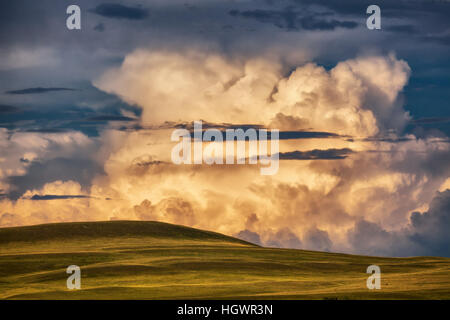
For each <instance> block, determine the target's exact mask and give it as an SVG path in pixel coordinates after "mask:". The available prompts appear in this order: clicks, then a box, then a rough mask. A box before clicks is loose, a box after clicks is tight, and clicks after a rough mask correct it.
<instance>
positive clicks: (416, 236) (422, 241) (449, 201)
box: [409, 190, 450, 257]
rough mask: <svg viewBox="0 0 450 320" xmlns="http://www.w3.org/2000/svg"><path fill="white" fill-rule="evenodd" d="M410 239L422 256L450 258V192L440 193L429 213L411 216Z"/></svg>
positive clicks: (416, 213) (417, 213) (415, 213)
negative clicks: (419, 248) (416, 245)
mask: <svg viewBox="0 0 450 320" xmlns="http://www.w3.org/2000/svg"><path fill="white" fill-rule="evenodd" d="M410 220H411V226H412V230H413V231H412V234H411V235H410V236H409V237H410V239H411V240H412V241H413V242H414V243H417V244H418V245H419V246H420V247H422V248H423V249H422V250H423V251H422V252H423V253H422V254H426V255H437V256H446V257H450V232H449V230H450V190H446V191H444V192H440V193H438V195H437V196H436V197H435V198H434V199H433V201H431V203H430V208H429V209H428V211H426V212H423V213H420V212H413V213H412V214H411V218H410Z"/></svg>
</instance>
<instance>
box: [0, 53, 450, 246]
mask: <svg viewBox="0 0 450 320" xmlns="http://www.w3.org/2000/svg"><path fill="white" fill-rule="evenodd" d="M409 76H410V68H409V66H408V64H407V63H406V62H405V61H403V60H400V59H397V58H396V57H395V56H394V55H387V56H375V55H371V56H362V57H357V58H354V59H349V60H344V61H341V62H339V63H337V64H336V65H335V66H334V67H331V68H325V67H322V66H320V65H317V64H315V63H301V64H299V65H297V66H296V67H295V68H292V67H291V66H286V65H285V64H284V62H283V61H282V60H280V59H276V58H272V59H270V58H269V57H267V56H264V57H259V56H255V57H250V58H249V57H246V56H244V57H242V56H225V55H222V54H219V53H217V52H212V51H208V50H201V49H196V50H185V51H183V54H180V53H179V51H177V50H168V49H167V50H152V49H139V50H136V51H134V52H131V53H130V54H128V55H127V56H126V57H125V59H124V61H123V63H122V64H121V65H120V66H118V67H113V68H110V69H109V70H107V71H106V72H105V73H104V74H103V75H101V76H100V77H98V78H97V79H95V80H94V84H95V85H96V86H97V88H99V89H100V90H104V91H106V92H108V93H110V94H114V95H117V96H118V97H119V98H120V99H122V100H123V101H125V102H127V103H130V104H132V105H136V106H137V107H139V108H140V109H141V110H142V113H141V116H140V118H139V119H137V120H136V121H135V122H134V123H132V124H131V125H130V126H127V124H126V122H125V123H124V124H121V126H119V127H118V129H116V128H114V127H106V128H104V130H102V131H101V132H100V133H99V137H96V138H95V139H88V138H86V137H84V136H82V135H81V136H79V135H78V136H75V135H74V133H55V134H44V133H37V132H35V133H30V132H28V133H24V132H21V133H18V132H14V133H10V132H7V131H2V135H3V136H2V139H0V142H1V143H3V144H4V145H2V146H1V147H2V149H0V150H6V151H4V153H3V154H1V156H0V157H1V158H4V159H5V160H4V161H3V162H0V165H1V166H0V168H1V169H2V175H1V176H2V179H1V180H0V181H1V183H2V185H0V188H1V189H3V190H5V191H2V193H8V194H10V192H11V190H14V188H15V189H16V192H17V195H19V198H17V200H16V201H11V200H10V199H2V200H1V201H2V202H1V208H2V211H1V213H2V214H3V215H4V221H5V223H8V224H12V223H14V221H16V223H20V224H32V223H41V222H46V221H55V222H56V221H79V220H80V219H93V220H100V219H103V220H108V219H138V220H160V221H166V222H172V223H180V224H185V225H189V226H193V227H198V228H203V229H209V230H214V231H217V232H222V233H225V234H229V235H236V234H240V237H249V239H250V237H251V238H252V239H253V241H255V242H258V241H259V242H260V243H262V244H264V245H268V244H270V245H274V246H281V247H296V248H309V249H314V250H333V251H344V252H351V253H356V252H358V253H362V252H361V251H364V252H366V253H369V252H374V253H377V252H381V253H383V254H389V253H392V252H391V251H389V252H388V251H383V250H381V249H383V248H391V247H393V244H394V243H396V242H395V241H397V240H398V239H404V240H402V241H401V243H402V248H407V249H408V250H406V249H405V251H403V252H404V253H405V254H406V253H408V254H414V253H417V252H422V249H423V248H425V245H424V243H428V242H427V241H422V242H420V241H413V240H412V237H406V236H405V237H403V238H402V237H399V236H398V234H401V233H402V232H403V231H402V230H407V229H408V228H411V227H408V226H409V225H411V221H412V220H410V216H411V213H412V212H416V211H417V212H425V211H427V210H428V209H427V205H429V204H430V201H431V199H432V198H433V196H434V193H435V191H436V190H438V189H439V188H440V187H441V186H442V185H443V184H444V182H445V180H446V179H447V178H448V174H449V173H450V165H449V163H450V162H449V161H448V158H449V156H450V151H449V144H448V143H446V142H443V141H439V140H436V139H432V138H431V137H426V136H425V137H422V138H420V139H418V138H417V137H415V136H414V135H412V134H408V135H403V134H402V132H403V129H404V127H405V126H406V125H407V124H408V123H409V121H410V117H409V115H408V113H407V112H406V111H405V110H404V109H403V99H402V90H403V89H404V87H405V86H406V84H407V82H408V79H409ZM123 115H124V116H125V117H130V115H128V114H123ZM94 116H95V115H94ZM130 118H131V117H130ZM200 119H202V120H204V121H205V122H204V123H205V128H213V127H215V128H219V129H220V130H223V129H226V128H239V127H241V128H255V129H259V128H271V129H272V128H278V129H280V131H281V133H283V134H284V136H282V137H281V138H280V150H279V152H280V154H282V155H284V156H285V157H287V158H291V159H308V160H309V161H282V162H281V163H280V168H279V171H278V173H277V174H276V175H274V176H270V177H268V176H261V175H260V174H259V168H258V166H252V165H249V164H245V165H239V166H238V165H228V166H227V165H224V166H220V165H200V164H199V165H175V164H173V163H172V161H171V150H172V148H173V146H174V145H175V142H173V141H171V139H170V137H171V134H172V132H173V130H174V129H175V128H188V130H189V129H191V124H192V122H193V121H195V120H200ZM11 134H12V137H10V135H11ZM55 140H58V141H60V143H56V142H55V143H56V145H55V143H54V142H51V141H55ZM73 140H76V141H80V142H82V143H83V144H85V145H83V144H82V145H79V146H77V143H75V142H74V141H73ZM212 143H213V142H212ZM31 146H33V147H31ZM3 147H4V149H3ZM81 150H83V154H82V155H80V156H79V157H75V155H77V153H79V152H80V151H81ZM23 151H26V152H28V153H30V154H28V155H24V152H23ZM371 151H377V152H371ZM71 158H74V159H77V160H78V159H80V158H83V159H89V161H88V162H86V164H85V165H84V164H83V165H81V164H80V165H76V163H75V164H71V166H70V167H73V168H69V167H64V166H62V165H61V166H60V167H58V166H56V165H52V166H51V168H53V170H51V169H50V166H49V167H48V168H47V170H48V172H47V171H46V170H44V169H45V168H41V170H37V169H39V168H40V166H39V165H38V164H41V165H42V166H43V165H44V164H45V163H50V161H51V160H56V159H71ZM20 159H26V160H27V161H26V162H21V161H20ZM319 159H320V161H317V160H319ZM336 159H339V161H335V160H336ZM64 161H66V160H64ZM94 164H97V167H96V166H94ZM57 168H60V169H58V170H59V172H60V173H58V175H52V172H54V170H56V169H57ZM86 168H91V169H86ZM92 168H97V169H95V170H93V169H92ZM99 168H100V169H101V170H99ZM38 172H42V173H43V175H42V176H39V175H37V173H38ZM27 175H30V177H32V176H33V175H37V176H36V181H38V182H36V184H35V186H33V187H31V186H30V185H29V186H28V187H27V186H26V184H25V181H26V179H24V180H23V182H24V183H23V184H22V185H20V184H19V183H17V182H18V180H16V181H12V180H11V179H8V177H9V178H10V177H18V176H20V177H25V176H27ZM57 176H61V177H63V178H61V180H64V181H65V183H56V182H55V180H56V178H57ZM79 177H85V178H86V179H84V178H83V179H84V180H83V179H82V178H79ZM41 178H42V179H41ZM44 178H45V179H47V182H49V183H50V185H48V183H44V182H43V181H44V180H45V179H44ZM33 180H34V179H30V181H33ZM52 180H53V181H52ZM75 180H77V181H75ZM67 181H72V182H71V183H67ZM11 182H14V183H11ZM43 183H44V184H43ZM36 194H38V195H41V196H45V195H61V196H70V195H89V196H90V197H91V198H84V199H65V201H29V200H26V199H23V197H32V196H33V195H36ZM105 199H111V200H108V201H106V200H105ZM30 203H32V204H35V206H32V205H30ZM53 203H55V205H54V207H52V206H51V204H53ZM430 208H431V207H430ZM430 210H431V209H430ZM430 212H431V211H430ZM415 215H416V214H415ZM427 218H428V216H427ZM419 220H424V219H421V218H420V217H418V218H416V221H418V222H417V223H416V225H417V226H418V225H422V226H425V225H426V224H424V223H423V222H422V221H419ZM0 221H1V220H0ZM427 221H428V220H427ZM422 229H423V230H425V229H427V228H425V227H423V228H422ZM422 229H420V228H419V227H417V232H416V233H417V234H419V235H422V236H423V237H425V236H424V235H425V234H426V233H427V232H428V231H420V230H422ZM408 230H412V229H408ZM419 231H420V232H419ZM411 234H412V233H411ZM370 235H373V237H375V238H376V239H380V240H377V241H379V243H380V246H377V247H372V240H371V237H370ZM392 235H393V236H392ZM258 237H259V240H258ZM365 237H367V238H365ZM382 241H385V242H382ZM375 242H376V241H375ZM399 243H400V242H399ZM434 244H436V242H433V245H434ZM384 245H385V246H384ZM382 246H383V247H382ZM430 246H432V245H430ZM430 251H431V249H430Z"/></svg>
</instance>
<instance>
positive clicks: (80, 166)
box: [8, 150, 103, 199]
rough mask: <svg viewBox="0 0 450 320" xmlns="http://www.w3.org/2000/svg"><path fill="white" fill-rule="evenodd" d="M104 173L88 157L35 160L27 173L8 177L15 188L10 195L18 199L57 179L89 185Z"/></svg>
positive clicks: (83, 185) (99, 166) (84, 185)
mask: <svg viewBox="0 0 450 320" xmlns="http://www.w3.org/2000/svg"><path fill="white" fill-rule="evenodd" d="M83 152H87V150H83ZM102 173H103V168H102V167H101V165H99V164H97V163H96V162H94V161H93V160H88V159H77V158H72V159H69V158H55V159H50V160H47V161H43V162H39V161H33V162H31V163H30V164H29V166H28V171H27V173H26V174H25V175H21V176H10V177H8V182H9V183H10V184H11V185H12V190H13V191H11V192H10V194H9V197H10V198H12V199H18V198H19V197H21V196H22V195H23V194H24V193H25V192H26V191H27V190H30V189H40V188H42V187H43V186H44V185H45V184H46V183H49V182H53V181H57V180H62V181H68V180H73V181H77V182H79V183H80V185H81V186H82V187H89V186H90V184H91V180H92V178H93V177H94V176H96V175H97V174H102Z"/></svg>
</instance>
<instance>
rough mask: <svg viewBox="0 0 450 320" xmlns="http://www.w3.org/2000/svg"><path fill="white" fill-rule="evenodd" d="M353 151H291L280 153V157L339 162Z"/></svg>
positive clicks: (345, 149) (284, 158)
mask: <svg viewBox="0 0 450 320" xmlns="http://www.w3.org/2000/svg"><path fill="white" fill-rule="evenodd" d="M352 153H353V150H351V149H348V148H344V149H328V150H318V149H315V150H310V151H291V152H283V153H280V155H279V157H280V159H281V160H319V159H326V160H339V159H345V158H347V157H348V156H349V155H350V154H352Z"/></svg>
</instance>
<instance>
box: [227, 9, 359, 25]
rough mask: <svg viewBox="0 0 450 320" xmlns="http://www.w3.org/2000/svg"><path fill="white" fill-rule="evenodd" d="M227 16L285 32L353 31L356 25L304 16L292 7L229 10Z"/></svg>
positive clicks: (318, 15)
mask: <svg viewBox="0 0 450 320" xmlns="http://www.w3.org/2000/svg"><path fill="white" fill-rule="evenodd" d="M229 14H230V15H231V16H234V17H243V18H248V19H255V20H257V21H259V22H263V23H271V24H273V25H275V26H276V27H278V28H281V29H286V30H291V31H292V30H299V29H304V30H322V31H323V30H334V29H336V28H345V29H354V28H356V27H357V26H358V24H357V23H356V22H354V21H340V20H336V19H324V18H322V16H323V15H320V14H315V15H312V14H309V15H305V14H302V13H301V12H298V11H296V10H294V9H293V8H292V7H289V8H286V9H285V10H264V9H256V10H245V11H239V10H236V9H234V10H231V11H229Z"/></svg>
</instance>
